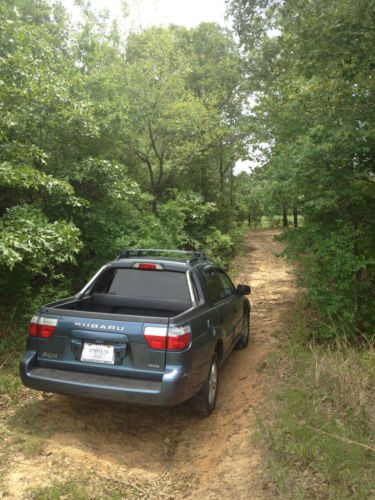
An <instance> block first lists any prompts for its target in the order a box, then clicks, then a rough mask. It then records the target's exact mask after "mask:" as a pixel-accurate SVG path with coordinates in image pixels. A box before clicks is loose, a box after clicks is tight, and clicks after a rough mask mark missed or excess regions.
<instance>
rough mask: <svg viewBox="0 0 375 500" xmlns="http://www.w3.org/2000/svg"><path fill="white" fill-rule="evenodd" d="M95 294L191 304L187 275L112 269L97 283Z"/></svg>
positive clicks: (171, 272)
mask: <svg viewBox="0 0 375 500" xmlns="http://www.w3.org/2000/svg"><path fill="white" fill-rule="evenodd" d="M93 292H97V293H109V294H111V295H125V296H126V297H134V298H136V297H140V298H150V299H151V298H152V299H156V298H158V299H160V298H165V299H174V300H183V301H185V302H190V300H191V297H190V293H189V288H188V284H187V279H186V273H184V272H182V273H179V272H176V271H148V270H144V269H132V268H129V269H110V270H108V271H106V272H105V273H104V274H103V275H102V276H101V277H100V278H99V280H98V282H97V283H96V285H95V287H94V290H93Z"/></svg>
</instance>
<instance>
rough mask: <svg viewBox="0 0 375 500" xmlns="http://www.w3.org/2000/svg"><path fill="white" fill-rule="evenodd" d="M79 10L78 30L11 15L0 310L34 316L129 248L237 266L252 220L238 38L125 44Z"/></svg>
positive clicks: (225, 35)
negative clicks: (238, 247) (244, 180)
mask: <svg viewBox="0 0 375 500" xmlns="http://www.w3.org/2000/svg"><path fill="white" fill-rule="evenodd" d="M80 9H81V16H82V17H81V19H82V22H81V23H80V25H75V26H74V28H72V27H71V22H70V19H69V17H68V15H67V13H66V12H65V10H64V8H63V7H62V6H61V5H60V4H56V3H54V2H52V1H49V0H30V1H27V2H25V1H23V0H12V1H6V2H2V3H1V5H0V45H1V47H2V51H1V55H0V107H1V113H0V253H1V256H0V266H1V275H0V288H1V290H2V304H1V307H2V308H3V309H4V310H5V311H6V310H7V311H10V310H13V309H14V308H16V310H17V314H18V315H19V317H22V318H23V317H24V315H25V316H26V315H28V314H29V312H30V309H31V308H34V307H36V306H38V305H39V304H41V303H42V302H43V301H44V300H46V301H47V302H48V301H49V300H53V298H58V297H60V296H61V295H64V294H70V293H73V292H74V291H75V290H77V289H79V288H80V287H81V286H82V284H83V283H84V282H85V280H86V279H87V278H88V277H89V276H90V275H91V274H92V273H93V272H95V271H96V270H97V268H98V267H100V266H101V265H102V264H103V263H104V262H105V261H107V260H110V259H112V258H114V257H115V256H116V255H117V254H119V253H120V252H121V251H122V250H123V249H124V248H126V247H130V246H131V247H134V246H142V247H166V248H201V249H203V250H205V251H207V253H208V254H209V255H210V256H212V257H215V258H216V259H217V260H219V261H220V262H222V263H226V261H227V260H228V259H229V258H230V256H231V253H232V250H233V241H234V238H235V236H236V232H237V230H236V226H237V225H238V224H239V223H241V222H242V214H241V210H240V208H239V207H240V201H239V199H238V198H239V193H240V190H239V184H238V183H236V181H235V179H234V176H233V167H234V164H235V162H236V160H237V159H238V158H239V157H240V156H241V155H242V154H243V152H244V149H245V140H246V137H247V128H246V122H245V121H244V119H243V118H244V117H243V109H244V108H243V102H244V98H245V93H244V90H243V83H244V78H243V74H242V67H241V58H240V52H239V48H238V46H237V44H236V43H235V41H234V39H233V37H232V36H231V34H230V33H229V32H228V31H227V30H225V29H223V28H221V27H219V26H218V25H215V24H203V25H201V26H198V27H197V28H194V29H191V30H188V29H186V28H182V27H177V26H171V27H169V28H150V29H148V30H145V31H143V32H140V33H131V34H130V35H129V36H128V38H127V39H126V40H125V39H122V36H121V35H120V33H119V30H118V28H117V25H116V23H113V24H110V23H109V22H108V18H107V17H106V15H105V14H101V13H97V12H95V11H93V10H92V9H91V8H89V7H88V6H87V5H86V4H85V3H84V2H81V3H80ZM76 265H77V266H76ZM75 266H76V267H75Z"/></svg>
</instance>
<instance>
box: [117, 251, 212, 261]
mask: <svg viewBox="0 0 375 500" xmlns="http://www.w3.org/2000/svg"><path fill="white" fill-rule="evenodd" d="M151 253H155V254H159V255H160V254H164V253H170V254H179V255H185V256H187V257H190V259H189V260H205V259H206V255H205V254H204V253H203V252H197V251H196V250H173V249H168V248H127V249H126V250H124V251H123V253H122V254H120V255H119V256H118V257H117V259H129V258H132V257H145V256H149V255H150V254H151Z"/></svg>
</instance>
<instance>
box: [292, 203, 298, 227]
mask: <svg viewBox="0 0 375 500" xmlns="http://www.w3.org/2000/svg"><path fill="white" fill-rule="evenodd" d="M293 225H294V227H298V209H297V207H293Z"/></svg>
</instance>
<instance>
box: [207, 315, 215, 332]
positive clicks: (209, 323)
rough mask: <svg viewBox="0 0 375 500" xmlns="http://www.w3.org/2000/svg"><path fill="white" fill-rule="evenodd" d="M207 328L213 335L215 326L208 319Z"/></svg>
mask: <svg viewBox="0 0 375 500" xmlns="http://www.w3.org/2000/svg"><path fill="white" fill-rule="evenodd" d="M207 328H208V330H209V331H210V332H211V333H212V335H213V336H215V335H216V331H215V327H214V325H213V324H212V321H211V320H210V319H208V320H207Z"/></svg>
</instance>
